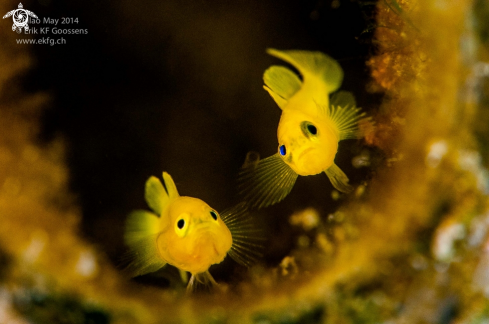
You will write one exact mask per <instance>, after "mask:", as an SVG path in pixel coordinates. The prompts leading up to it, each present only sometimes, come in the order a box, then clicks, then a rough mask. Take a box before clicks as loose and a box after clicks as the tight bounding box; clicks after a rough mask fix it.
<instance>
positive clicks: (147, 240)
mask: <svg viewBox="0 0 489 324" xmlns="http://www.w3.org/2000/svg"><path fill="white" fill-rule="evenodd" d="M159 230H160V219H159V218H158V216H156V215H155V214H153V213H151V212H148V211H144V210H137V211H134V212H132V213H131V214H129V216H128V218H127V221H126V228H125V232H124V241H125V243H126V244H127V246H128V247H129V252H128V253H126V256H125V259H126V260H127V261H128V262H129V265H128V266H127V267H126V269H125V271H126V272H128V273H129V274H130V275H131V276H133V277H136V276H140V275H143V274H146V273H150V272H154V271H156V270H158V269H160V268H161V267H163V266H164V265H165V264H166V262H165V261H164V260H162V259H161V258H160V257H159V253H158V248H157V246H156V238H157V237H158V235H159Z"/></svg>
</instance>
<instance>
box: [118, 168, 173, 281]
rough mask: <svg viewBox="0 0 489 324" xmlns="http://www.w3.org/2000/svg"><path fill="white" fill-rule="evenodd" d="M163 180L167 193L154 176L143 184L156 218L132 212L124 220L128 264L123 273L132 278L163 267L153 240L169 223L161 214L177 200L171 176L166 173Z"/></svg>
mask: <svg viewBox="0 0 489 324" xmlns="http://www.w3.org/2000/svg"><path fill="white" fill-rule="evenodd" d="M163 181H164V182H165V186H166V190H165V188H164V187H163V184H162V183H161V181H160V179H158V178H156V177H153V176H151V177H150V178H149V179H148V180H147V181H146V186H145V191H144V198H145V199H146V202H147V203H148V206H149V207H150V208H151V209H152V210H153V211H154V213H155V214H156V215H155V214H153V213H151V212H147V211H144V210H138V211H134V212H132V213H131V214H130V215H129V216H128V218H127V221H126V229H125V232H124V241H125V242H126V245H127V246H128V247H129V252H128V253H127V254H126V256H125V259H126V262H127V263H129V265H128V266H127V267H126V270H125V271H126V272H128V273H129V274H130V275H131V276H133V277H135V276H140V275H143V274H146V273H150V272H154V271H156V270H158V269H160V268H161V267H163V266H164V265H165V264H166V261H165V260H163V259H161V258H160V256H159V253H158V247H157V244H156V239H157V238H158V235H159V234H160V231H161V229H162V228H163V227H164V226H165V222H166V221H168V220H167V219H164V218H162V217H161V215H162V213H163V211H164V209H165V208H166V206H168V204H169V203H170V202H171V200H172V199H174V198H176V197H178V191H177V187H176V186H175V182H173V179H172V177H171V176H170V175H169V174H168V173H166V172H163Z"/></svg>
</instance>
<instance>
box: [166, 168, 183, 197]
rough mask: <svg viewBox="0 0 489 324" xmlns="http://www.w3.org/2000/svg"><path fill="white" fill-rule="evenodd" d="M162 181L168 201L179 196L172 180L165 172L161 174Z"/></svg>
mask: <svg viewBox="0 0 489 324" xmlns="http://www.w3.org/2000/svg"><path fill="white" fill-rule="evenodd" d="M163 181H164V182H165V187H166V191H167V192H168V196H169V197H170V199H173V198H177V197H179V196H180V195H179V194H178V190H177V186H176V185H175V182H174V181H173V178H172V177H171V175H169V174H168V173H167V172H163Z"/></svg>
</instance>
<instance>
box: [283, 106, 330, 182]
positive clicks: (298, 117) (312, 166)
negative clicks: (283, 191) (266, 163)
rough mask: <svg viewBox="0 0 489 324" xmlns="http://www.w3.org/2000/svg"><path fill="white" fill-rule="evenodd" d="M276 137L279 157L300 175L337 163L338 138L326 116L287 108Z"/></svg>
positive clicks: (320, 170)
mask: <svg viewBox="0 0 489 324" xmlns="http://www.w3.org/2000/svg"><path fill="white" fill-rule="evenodd" d="M277 137H278V143H279V144H278V153H279V155H280V157H281V158H282V159H283V160H284V162H285V163H287V164H288V165H289V166H290V167H291V168H292V169H293V170H294V171H295V172H296V173H297V174H299V175H302V176H307V175H314V174H318V173H321V172H323V171H324V170H326V169H327V168H329V167H330V166H331V165H332V164H333V163H334V157H335V155H336V152H337V151H338V141H339V138H338V136H337V134H336V132H335V131H334V128H333V126H332V125H331V123H330V122H329V121H328V120H327V119H324V118H322V119H321V118H319V117H317V116H313V115H310V114H306V113H304V112H302V111H300V110H284V111H282V116H281V118H280V122H279V125H278V129H277Z"/></svg>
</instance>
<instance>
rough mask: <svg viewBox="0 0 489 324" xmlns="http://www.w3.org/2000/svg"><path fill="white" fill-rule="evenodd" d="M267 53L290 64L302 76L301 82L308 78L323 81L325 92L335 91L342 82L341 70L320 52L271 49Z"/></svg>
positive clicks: (335, 62)
mask: <svg viewBox="0 0 489 324" xmlns="http://www.w3.org/2000/svg"><path fill="white" fill-rule="evenodd" d="M267 53H268V54H270V55H272V56H275V57H277V58H279V59H282V60H284V61H286V62H288V63H290V64H292V65H293V66H294V67H295V68H296V69H297V70H299V72H300V74H301V75H302V78H303V82H304V83H306V82H308V81H307V79H308V78H317V79H319V80H321V81H323V83H324V85H325V86H326V91H327V92H328V93H331V92H333V91H336V90H337V89H338V88H339V87H340V85H341V82H342V81H343V70H342V69H341V67H340V65H339V64H338V62H337V61H336V60H335V59H333V58H331V57H330V56H328V55H326V54H324V53H321V52H311V51H300V50H287V51H280V50H276V49H273V48H269V49H267Z"/></svg>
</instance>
